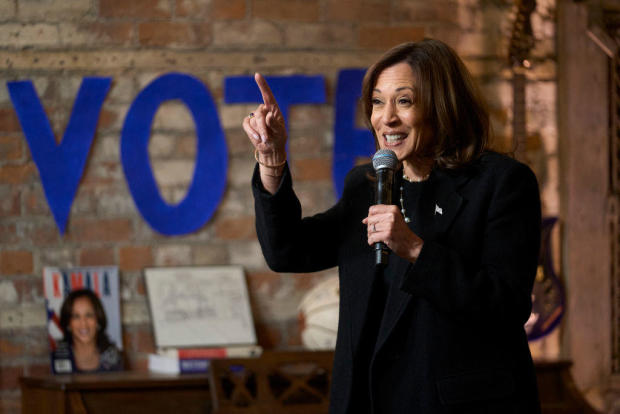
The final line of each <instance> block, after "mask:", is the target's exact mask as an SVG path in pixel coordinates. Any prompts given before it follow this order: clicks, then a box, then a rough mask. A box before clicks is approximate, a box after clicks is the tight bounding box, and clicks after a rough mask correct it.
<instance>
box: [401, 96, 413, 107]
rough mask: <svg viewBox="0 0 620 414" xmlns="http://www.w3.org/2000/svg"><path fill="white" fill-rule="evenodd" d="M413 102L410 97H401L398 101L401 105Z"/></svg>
mask: <svg viewBox="0 0 620 414" xmlns="http://www.w3.org/2000/svg"><path fill="white" fill-rule="evenodd" d="M411 102H413V101H412V100H411V99H410V98H400V99H399V100H398V103H399V104H401V105H410V104H411Z"/></svg>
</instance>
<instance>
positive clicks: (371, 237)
mask: <svg viewBox="0 0 620 414" xmlns="http://www.w3.org/2000/svg"><path fill="white" fill-rule="evenodd" d="M362 223H364V224H365V225H366V226H367V230H368V244H369V245H370V246H372V245H373V244H375V243H377V242H383V243H385V245H386V246H387V247H389V248H390V249H391V250H392V251H393V252H394V253H396V254H397V255H398V256H400V257H402V258H403V259H407V260H409V261H410V262H415V261H416V259H417V258H418V256H419V255H420V251H421V250H422V245H423V244H424V241H423V240H422V239H421V238H419V237H418V236H417V235H416V234H415V233H414V232H412V231H411V229H410V228H409V226H407V223H405V219H404V218H403V216H402V214H401V213H400V210H399V209H398V207H397V206H394V205H385V204H378V205H374V206H370V209H368V217H366V218H365V219H364V220H362Z"/></svg>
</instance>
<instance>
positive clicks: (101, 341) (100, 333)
mask: <svg viewBox="0 0 620 414" xmlns="http://www.w3.org/2000/svg"><path fill="white" fill-rule="evenodd" d="M80 298H86V299H88V300H89V301H90V303H91V305H93V309H94V310H95V317H96V318H97V336H96V338H95V341H96V343H97V349H98V350H99V352H103V351H105V350H106V349H107V348H108V347H109V346H110V345H111V342H110V340H109V339H108V336H107V335H106V333H105V329H106V327H107V326H108V319H107V318H106V316H105V310H104V309H103V305H102V304H101V301H100V300H99V298H98V297H97V295H96V294H95V292H93V291H92V290H90V289H77V290H74V291H72V292H71V293H69V295H68V296H67V297H66V298H65V301H64V302H63V303H62V307H61V308H60V328H61V329H62V332H63V334H64V339H65V341H66V342H67V343H68V344H73V335H72V334H71V330H70V329H69V324H70V323H71V314H72V312H73V304H74V303H75V301H76V300H78V299H80Z"/></svg>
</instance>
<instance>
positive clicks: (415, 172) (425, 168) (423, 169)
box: [403, 158, 434, 181]
mask: <svg viewBox="0 0 620 414" xmlns="http://www.w3.org/2000/svg"><path fill="white" fill-rule="evenodd" d="M433 164H434V161H433V159H432V158H421V159H420V158H417V159H407V160H404V161H403V174H405V175H406V176H407V177H408V178H409V179H410V180H412V181H423V180H425V179H427V178H428V176H429V174H430V173H431V170H432V169H433Z"/></svg>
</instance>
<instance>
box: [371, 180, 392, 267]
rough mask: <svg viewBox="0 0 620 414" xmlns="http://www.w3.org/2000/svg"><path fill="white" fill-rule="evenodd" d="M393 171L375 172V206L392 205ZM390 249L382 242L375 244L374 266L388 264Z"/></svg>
mask: <svg viewBox="0 0 620 414" xmlns="http://www.w3.org/2000/svg"><path fill="white" fill-rule="evenodd" d="M393 183H394V170H392V169H389V168H381V169H379V170H377V191H376V194H375V204H392V187H393ZM389 255H390V249H388V247H387V246H386V245H385V243H383V242H377V243H375V266H380V267H384V266H386V265H387V264H388V257H389Z"/></svg>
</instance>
